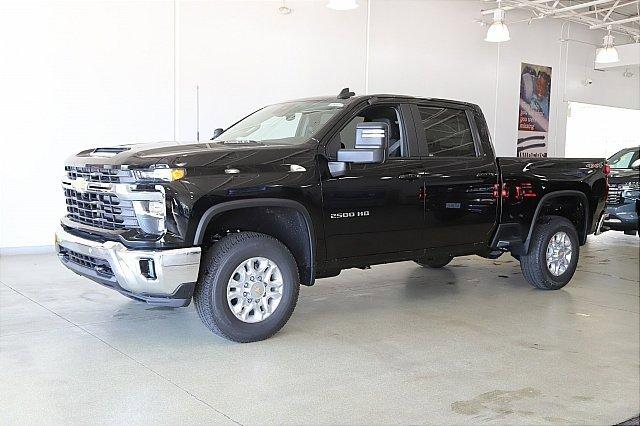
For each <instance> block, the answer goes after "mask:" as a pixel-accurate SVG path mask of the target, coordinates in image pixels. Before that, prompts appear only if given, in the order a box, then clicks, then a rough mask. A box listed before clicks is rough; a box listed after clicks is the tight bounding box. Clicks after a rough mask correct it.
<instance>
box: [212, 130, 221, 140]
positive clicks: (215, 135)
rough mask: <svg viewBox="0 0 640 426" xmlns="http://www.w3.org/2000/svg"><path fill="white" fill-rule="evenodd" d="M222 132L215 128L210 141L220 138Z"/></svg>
mask: <svg viewBox="0 0 640 426" xmlns="http://www.w3.org/2000/svg"><path fill="white" fill-rule="evenodd" d="M222 132H224V129H221V128H217V129H215V130H214V131H213V137H212V138H211V140H214V139H215V138H217V137H218V136H220V135H221V134H222Z"/></svg>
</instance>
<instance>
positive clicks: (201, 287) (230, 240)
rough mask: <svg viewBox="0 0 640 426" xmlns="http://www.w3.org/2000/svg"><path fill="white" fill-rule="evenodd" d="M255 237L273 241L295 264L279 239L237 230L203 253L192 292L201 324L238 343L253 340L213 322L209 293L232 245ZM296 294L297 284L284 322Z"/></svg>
mask: <svg viewBox="0 0 640 426" xmlns="http://www.w3.org/2000/svg"><path fill="white" fill-rule="evenodd" d="M255 239H264V240H270V241H271V242H275V243H276V244H277V245H279V246H281V248H282V249H283V250H284V251H285V252H286V253H287V255H288V256H290V257H291V259H294V264H295V258H294V257H293V255H292V254H291V252H290V251H289V249H288V248H287V247H286V246H285V245H284V244H282V243H281V242H280V241H278V240H277V239H275V238H273V237H271V236H269V235H266V234H261V233H258V232H238V233H234V234H230V235H227V236H226V237H224V238H222V239H220V240H219V241H218V242H217V243H215V244H214V245H213V246H212V247H211V248H210V249H209V250H208V251H207V252H206V253H205V256H204V261H203V264H202V267H201V271H200V278H199V279H198V284H197V285H196V288H195V291H194V293H193V302H194V305H195V307H196V311H197V312H198V316H199V317H200V320H201V321H202V322H203V324H204V325H205V326H206V327H207V328H208V329H209V330H210V331H211V332H213V333H214V334H216V335H218V336H220V337H224V338H225V339H228V340H232V341H234V342H238V343H248V342H252V341H255V340H253V339H238V338H236V337H234V336H231V335H229V334H228V333H225V332H224V331H223V330H222V329H221V328H220V327H219V326H218V324H217V323H216V322H215V315H213V312H212V310H211V305H210V303H209V294H211V292H212V291H213V288H212V287H213V286H214V285H215V275H216V272H217V269H218V265H221V264H222V263H223V262H224V261H225V258H226V257H227V255H228V254H229V253H230V252H231V251H232V250H233V248H234V246H236V245H238V244H242V243H246V242H248V241H251V240H255ZM295 274H296V280H297V282H300V279H299V276H298V270H297V268H295ZM298 294H299V286H296V292H295V297H294V298H293V306H292V307H291V309H290V312H289V314H288V315H287V317H286V320H285V321H284V323H286V322H287V321H288V320H289V318H290V317H291V315H292V314H293V311H294V310H295V307H296V304H297V303H298ZM278 331H280V329H276V330H274V331H273V332H272V333H270V334H268V335H267V336H266V337H264V339H268V338H269V337H271V336H273V335H274V334H276V333H277V332H278ZM260 340H263V339H260Z"/></svg>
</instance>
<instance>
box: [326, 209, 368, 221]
mask: <svg viewBox="0 0 640 426" xmlns="http://www.w3.org/2000/svg"><path fill="white" fill-rule="evenodd" d="M364 216H369V210H363V211H359V212H344V213H331V215H330V216H329V217H330V218H331V219H347V218H350V217H364Z"/></svg>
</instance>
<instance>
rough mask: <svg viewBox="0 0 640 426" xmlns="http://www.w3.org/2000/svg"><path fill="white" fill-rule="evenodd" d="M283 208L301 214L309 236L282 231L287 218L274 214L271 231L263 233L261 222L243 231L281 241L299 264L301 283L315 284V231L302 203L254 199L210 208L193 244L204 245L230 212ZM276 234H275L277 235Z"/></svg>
mask: <svg viewBox="0 0 640 426" xmlns="http://www.w3.org/2000/svg"><path fill="white" fill-rule="evenodd" d="M256 208H257V209H284V210H288V211H289V212H291V211H294V212H296V213H297V214H298V215H299V218H297V221H298V222H300V221H301V224H302V227H303V228H304V231H305V233H306V235H305V237H306V238H302V239H300V238H296V237H297V235H290V234H288V233H286V232H285V231H283V228H282V225H283V221H286V219H287V218H286V217H283V215H280V214H275V215H272V216H271V218H270V220H271V222H270V223H271V225H273V224H275V223H276V222H278V223H279V225H278V226H276V225H274V226H272V227H270V228H269V226H267V228H268V229H269V231H268V232H264V229H261V227H260V226H259V225H260V223H257V222H254V223H253V224H246V225H245V226H242V228H246V229H245V230H251V231H255V232H261V231H262V232H263V233H267V234H269V235H271V236H273V237H274V238H277V239H278V240H280V241H281V242H282V243H283V244H285V246H287V248H288V249H289V250H290V251H291V253H292V254H293V256H294V258H295V259H296V262H297V263H298V269H299V273H300V280H301V284H304V285H313V283H314V281H315V245H316V239H315V235H314V231H313V222H312V220H311V215H310V214H309V212H308V211H307V209H306V207H305V206H304V205H302V204H301V203H299V202H297V201H294V200H288V199H281V198H251V199H242V200H233V201H225V202H222V203H219V204H216V205H213V206H211V207H209V208H208V209H207V210H206V211H205V212H204V213H203V214H202V216H201V217H200V220H199V222H198V226H197V227H196V230H195V234H194V238H193V243H194V245H202V244H203V243H204V242H205V239H206V237H207V235H208V230H209V229H210V225H212V224H214V223H215V222H216V219H218V218H222V217H224V215H225V214H227V213H229V212H234V211H235V212H238V213H239V212H241V211H242V212H245V217H246V214H247V209H256ZM274 234H275V235H274Z"/></svg>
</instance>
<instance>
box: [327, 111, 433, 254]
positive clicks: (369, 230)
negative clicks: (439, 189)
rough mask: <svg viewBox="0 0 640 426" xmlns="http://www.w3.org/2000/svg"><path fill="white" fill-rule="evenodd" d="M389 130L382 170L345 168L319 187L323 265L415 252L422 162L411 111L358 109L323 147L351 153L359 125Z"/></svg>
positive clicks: (420, 222) (375, 167)
mask: <svg viewBox="0 0 640 426" xmlns="http://www.w3.org/2000/svg"><path fill="white" fill-rule="evenodd" d="M365 121H367V122H372V121H382V122H386V123H388V124H389V127H390V137H389V140H390V141H389V155H388V158H387V160H386V161H385V162H384V163H382V164H348V165H347V169H346V171H345V172H344V174H342V175H340V176H335V177H334V176H328V177H327V178H325V179H323V181H322V194H323V204H324V223H325V238H326V247H327V258H328V259H341V258H349V257H358V256H369V255H374V254H383V253H397V252H400V251H408V250H414V249H418V248H420V245H421V236H422V233H423V230H424V229H423V225H424V197H423V191H424V188H423V178H422V175H421V171H422V165H423V160H422V159H420V158H419V157H418V156H417V146H416V145H415V142H416V140H415V128H414V127H413V123H412V121H411V110H410V108H409V107H408V106H406V105H404V106H403V105H400V104H394V103H381V104H374V105H371V106H367V107H365V108H363V109H362V110H361V111H360V112H358V113H357V115H356V116H355V117H353V119H351V120H350V121H349V122H348V123H347V124H345V125H344V126H342V128H341V130H340V131H339V132H337V133H336V135H335V136H334V137H332V139H331V141H330V142H329V144H328V145H327V156H328V157H329V158H335V153H336V152H337V150H338V149H339V148H353V146H354V144H355V126H356V125H357V124H358V123H361V122H365Z"/></svg>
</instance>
